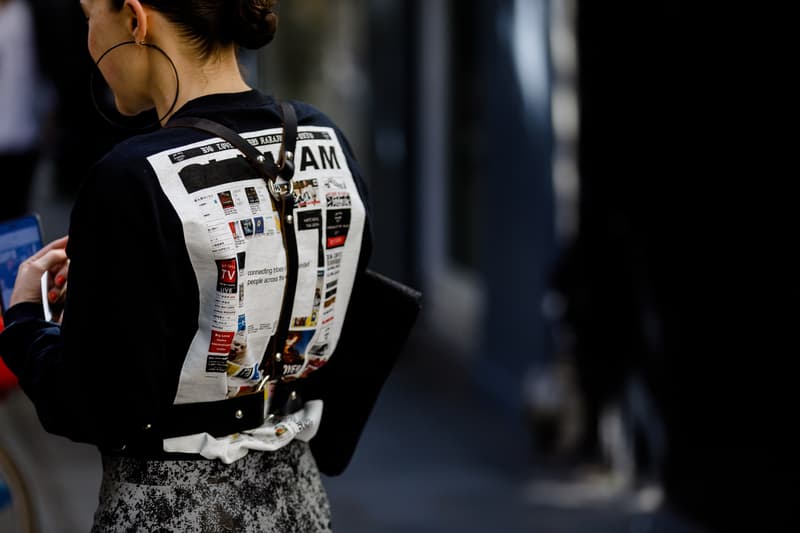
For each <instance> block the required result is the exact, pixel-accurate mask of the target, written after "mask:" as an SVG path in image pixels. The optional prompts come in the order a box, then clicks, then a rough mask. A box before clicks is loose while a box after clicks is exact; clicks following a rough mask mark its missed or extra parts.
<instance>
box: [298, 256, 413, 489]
mask: <svg viewBox="0 0 800 533" xmlns="http://www.w3.org/2000/svg"><path fill="white" fill-rule="evenodd" d="M420 299H421V294H420V293H419V292H417V291H415V290H414V289H412V288H410V287H407V286H405V285H403V284H401V283H398V282H396V281H394V280H391V279H389V278H387V277H385V276H382V275H381V274H378V273H377V272H373V271H371V270H367V271H365V272H364V273H363V274H362V275H361V276H360V277H359V278H358V279H357V280H356V284H355V287H354V288H353V294H352V295H351V297H350V304H349V306H348V309H347V315H346V317H345V321H344V326H343V328H342V333H341V336H340V338H339V343H338V344H337V345H336V350H335V351H334V353H333V355H332V356H331V358H330V360H329V361H328V362H327V363H326V364H325V366H323V367H322V368H320V369H319V370H316V371H314V372H312V373H311V374H310V375H309V376H308V377H307V378H305V382H306V383H305V384H304V386H303V389H304V391H305V392H304V395H303V397H304V398H306V399H313V398H320V399H322V400H323V402H324V407H323V412H322V422H321V424H320V427H319V430H318V431H317V434H316V436H315V437H314V438H313V439H311V451H312V453H313V454H314V458H315V459H316V461H317V466H318V467H319V470H320V471H321V472H323V473H324V474H327V475H329V476H335V475H338V474H341V473H342V472H343V471H344V469H345V468H346V467H347V465H348V464H349V463H350V459H351V458H352V456H353V453H354V452H355V449H356V445H357V444H358V441H359V439H360V437H361V433H362V431H363V430H364V426H365V425H366V423H367V419H368V418H369V416H370V414H371V413H372V409H373V407H374V406H375V402H376V401H377V399H378V393H379V392H380V390H381V388H382V387H383V384H384V383H385V382H386V378H388V377H389V373H390V372H391V370H392V368H394V365H395V363H396V361H397V358H398V356H399V355H400V352H401V351H402V349H403V346H404V345H405V342H406V339H407V338H408V335H409V333H410V332H411V328H412V327H413V325H414V322H415V321H416V319H417V314H418V313H419V310H420Z"/></svg>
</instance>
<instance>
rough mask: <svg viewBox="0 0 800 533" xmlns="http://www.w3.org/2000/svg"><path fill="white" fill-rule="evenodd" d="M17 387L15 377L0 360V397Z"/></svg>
mask: <svg viewBox="0 0 800 533" xmlns="http://www.w3.org/2000/svg"><path fill="white" fill-rule="evenodd" d="M0 331H3V317H2V316H0ZM16 386H17V376H15V375H14V374H12V373H11V370H9V369H8V367H7V366H6V364H5V363H4V362H3V359H2V358H0V396H2V395H3V394H5V393H6V392H8V391H10V390H11V389H13V388H14V387H16Z"/></svg>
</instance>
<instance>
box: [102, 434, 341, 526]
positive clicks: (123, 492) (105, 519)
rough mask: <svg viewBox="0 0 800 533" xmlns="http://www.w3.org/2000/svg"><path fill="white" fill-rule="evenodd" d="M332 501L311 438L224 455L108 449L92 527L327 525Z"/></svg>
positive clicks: (329, 523) (329, 521) (104, 457)
mask: <svg viewBox="0 0 800 533" xmlns="http://www.w3.org/2000/svg"><path fill="white" fill-rule="evenodd" d="M330 518H331V517H330V506H329V504H328V497H327V495H326V494H325V489H324V488H323V486H322V482H321V480H320V475H319V471H318V470H317V465H316V463H315V462H314V458H313V456H312V455H311V451H310V449H309V447H308V444H306V443H304V442H300V441H296V440H295V441H292V442H291V443H290V444H289V445H287V446H285V447H284V448H281V449H280V450H277V451H275V452H257V451H250V453H248V454H247V455H246V456H245V457H243V458H242V459H239V460H238V461H235V462H234V463H233V464H230V465H226V464H224V463H222V462H221V461H216V460H214V461H205V460H198V461H152V460H146V459H135V458H130V457H112V456H107V455H104V456H103V483H102V485H101V487H100V505H99V506H98V508H97V511H96V512H95V515H94V526H93V527H92V532H94V533H99V532H103V533H105V532H116V531H119V532H122V531H124V532H140V531H141V532H147V533H150V532H155V531H191V532H213V533H218V532H223V531H237V532H238V531H242V532H250V531H258V532H274V533H278V532H280V533H284V532H293V531H302V532H304V533H305V532H310V533H316V532H330V531H331V520H330Z"/></svg>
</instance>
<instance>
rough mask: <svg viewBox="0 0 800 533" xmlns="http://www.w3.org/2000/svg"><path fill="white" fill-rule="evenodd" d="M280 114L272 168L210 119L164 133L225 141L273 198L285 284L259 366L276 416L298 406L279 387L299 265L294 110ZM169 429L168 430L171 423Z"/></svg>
mask: <svg viewBox="0 0 800 533" xmlns="http://www.w3.org/2000/svg"><path fill="white" fill-rule="evenodd" d="M279 110H280V111H279V112H280V114H281V117H282V120H283V135H282V141H281V147H280V150H279V151H278V163H277V164H276V163H275V161H274V159H273V157H272V154H271V153H269V152H267V153H266V154H262V153H261V152H260V151H259V150H257V149H256V148H255V147H254V146H252V145H251V144H250V143H249V142H247V141H246V140H245V139H243V138H242V136H241V135H239V134H238V133H236V132H235V131H233V130H232V129H230V128H228V127H226V126H224V125H222V124H220V123H218V122H215V121H213V120H208V119H204V118H198V117H179V118H175V119H172V120H170V121H169V122H168V123H167V125H166V126H165V127H167V128H178V127H182V128H192V129H196V130H199V131H203V132H207V133H211V134H213V135H216V136H217V137H219V138H221V139H224V140H226V141H227V142H229V143H230V144H231V145H232V146H234V147H235V148H237V149H238V150H239V151H240V152H241V153H242V154H243V155H244V156H245V159H246V160H247V162H248V163H249V164H250V165H251V166H252V167H253V168H254V169H255V170H256V172H257V173H258V175H259V176H260V177H261V178H263V179H264V181H265V182H266V183H267V188H268V189H269V191H270V193H271V195H272V202H273V207H274V208H275V210H276V211H277V212H278V214H279V219H280V224H281V236H282V238H283V248H284V251H285V253H286V285H285V287H284V293H283V298H282V303H281V314H280V318H279V320H278V328H277V330H276V332H275V333H274V334H273V335H272V338H271V339H270V342H269V344H268V346H267V349H266V351H265V353H264V356H263V358H262V361H261V365H260V368H261V371H262V373H263V375H265V376H269V377H271V378H274V379H275V380H276V390H275V391H274V395H273V397H272V398H271V399H270V408H271V409H270V410H271V411H273V412H275V410H280V411H284V410H286V408H287V406H286V403H287V401H288V400H289V399H291V400H292V403H295V404H296V402H297V397H296V395H292V394H291V393H289V392H288V391H287V390H286V389H285V387H283V386H282V385H281V381H282V378H283V375H284V359H285V358H284V356H283V350H284V348H285V346H286V338H287V337H288V334H289V327H290V323H291V318H292V316H291V315H292V309H293V307H294V297H295V293H296V291H297V269H298V266H299V261H298V257H297V239H296V234H295V229H294V224H295V221H294V207H295V204H294V196H293V194H292V186H291V179H292V176H294V152H295V147H296V145H297V115H296V113H295V111H294V107H292V105H291V104H290V103H288V102H280V103H279ZM259 395H260V394H259ZM236 400H237V398H233V399H230V400H222V401H221V402H215V403H217V404H220V406H219V409H222V410H224V412H225V413H228V415H229V414H230V413H235V412H237V411H238V409H236V408H235V406H234V405H233V404H234V403H235V401H236ZM227 402H230V403H231V406H233V407H230V406H227V405H224V404H226V403H227ZM223 405H224V406H223ZM292 407H294V406H292ZM172 408H173V410H176V411H177V410H181V411H183V412H184V413H183V414H184V415H186V414H188V413H189V412H192V411H195V410H193V409H191V408H184V407H182V406H172ZM196 411H197V412H198V413H202V412H212V411H216V409H213V410H207V409H203V408H199V409H198V410H196ZM180 418H181V417H179V416H173V415H172V414H170V415H169V416H168V417H167V419H168V420H172V421H174V420H178V419H180ZM183 418H190V419H194V418H196V417H194V416H188V417H187V416H184V417H183ZM238 422H239V421H238V420H237V421H236V422H235V423H234V425H236V426H238V425H239V424H238ZM261 423H263V418H262V419H261V421H260V422H259V423H258V424H254V425H251V426H250V427H258V426H259V425H261ZM168 425H170V426H172V424H171V423H169V424H168ZM195 425H196V424H195ZM201 425H202V424H201ZM228 427H231V426H228ZM184 429H185V426H184V428H179V427H171V428H169V431H168V433H169V434H181V432H182V431H183V430H184ZM176 432H177V433H176ZM183 434H186V433H183Z"/></svg>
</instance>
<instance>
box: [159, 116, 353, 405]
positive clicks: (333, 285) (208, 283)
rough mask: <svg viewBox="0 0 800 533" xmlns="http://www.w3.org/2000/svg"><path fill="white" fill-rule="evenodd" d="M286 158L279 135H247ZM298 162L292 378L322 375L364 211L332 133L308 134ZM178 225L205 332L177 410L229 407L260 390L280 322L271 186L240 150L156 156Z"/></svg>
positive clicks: (211, 145)
mask: <svg viewBox="0 0 800 533" xmlns="http://www.w3.org/2000/svg"><path fill="white" fill-rule="evenodd" d="M242 136H243V137H245V138H246V139H247V140H248V141H249V142H250V143H251V144H252V145H253V146H255V147H256V148H257V149H259V150H261V151H262V152H267V151H269V152H271V153H272V154H273V156H275V155H277V150H278V148H279V146H280V142H281V136H280V130H264V131H258V132H251V133H245V134H243V135H242ZM296 152H297V156H296V158H295V161H296V164H297V168H296V173H295V177H294V180H293V184H294V195H295V205H296V208H295V212H294V216H295V220H296V221H297V222H296V224H295V225H294V226H293V227H291V230H292V231H295V232H296V233H295V234H296V237H297V243H298V258H299V270H298V284H297V291H296V294H295V302H294V307H293V312H292V317H291V321H290V334H289V335H288V338H287V343H286V346H285V347H284V355H285V356H286V357H285V358H284V361H285V363H286V364H285V365H284V376H283V377H284V378H285V379H294V378H297V377H301V376H304V375H306V374H307V373H308V372H311V371H313V370H314V369H316V368H319V367H320V366H322V365H323V364H324V363H325V362H326V361H327V360H328V358H329V357H330V355H331V354H332V352H333V349H334V348H335V346H336V342H337V340H338V337H339V334H340V332H341V327H342V321H343V318H344V313H345V311H346V304H347V302H348V300H349V296H350V292H351V291H352V286H353V281H354V278H355V272H356V267H357V264H358V256H359V252H360V247H361V236H362V233H363V227H364V213H365V212H364V206H363V204H362V203H361V200H360V198H359V196H358V192H357V189H356V187H355V183H354V181H353V177H352V174H351V173H350V170H349V168H348V166H347V161H346V159H345V156H344V152H343V151H342V148H341V145H340V144H339V141H338V138H337V136H336V134H335V132H334V131H333V130H332V129H330V128H320V127H301V128H300V129H299V132H298V143H297V148H296ZM149 161H150V163H151V165H152V166H153V169H154V170H155V172H156V175H157V176H158V179H159V182H160V184H161V187H162V189H163V190H164V193H165V194H166V196H167V198H169V200H170V202H171V203H172V205H173V206H174V208H175V210H176V212H177V213H178V216H179V217H180V219H181V221H182V223H183V228H184V234H185V237H186V243H187V251H188V253H189V258H190V260H191V263H192V266H193V268H194V271H195V274H196V276H197V280H198V285H199V288H200V311H199V316H198V331H197V332H196V334H195V336H194V338H193V340H192V343H191V345H190V347H189V351H188V353H187V355H186V359H185V361H184V366H183V369H182V372H181V377H180V382H179V387H178V393H177V395H176V398H175V402H176V403H186V402H197V401H213V400H219V399H224V398H226V397H232V396H235V395H237V394H241V393H243V392H247V391H250V390H252V388H253V387H254V386H255V385H256V384H257V383H258V382H259V381H260V380H261V378H262V376H261V374H260V370H259V365H260V362H261V359H262V357H263V355H264V352H265V349H266V347H267V344H268V343H269V340H270V338H271V336H272V335H273V333H274V330H275V327H276V325H277V321H278V318H279V315H280V308H281V299H282V294H283V290H284V285H285V277H284V276H285V269H286V259H285V254H284V250H283V241H282V238H281V231H282V229H281V225H280V221H279V220H278V218H277V214H276V212H275V210H274V208H273V204H272V201H271V199H270V197H269V193H268V192H267V188H266V186H265V184H264V182H263V181H262V180H261V179H260V178H258V177H257V176H255V173H254V171H253V170H252V169H251V168H250V166H249V165H248V164H247V163H246V161H245V160H244V159H243V158H242V157H241V154H240V153H239V151H238V150H236V149H234V148H233V147H232V146H231V145H230V144H229V143H227V142H225V141H223V140H220V139H211V140H207V141H203V142H200V143H195V144H192V145H188V146H185V147H181V148H177V149H173V150H169V151H165V152H162V153H160V154H156V155H153V156H151V157H150V158H149Z"/></svg>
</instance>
